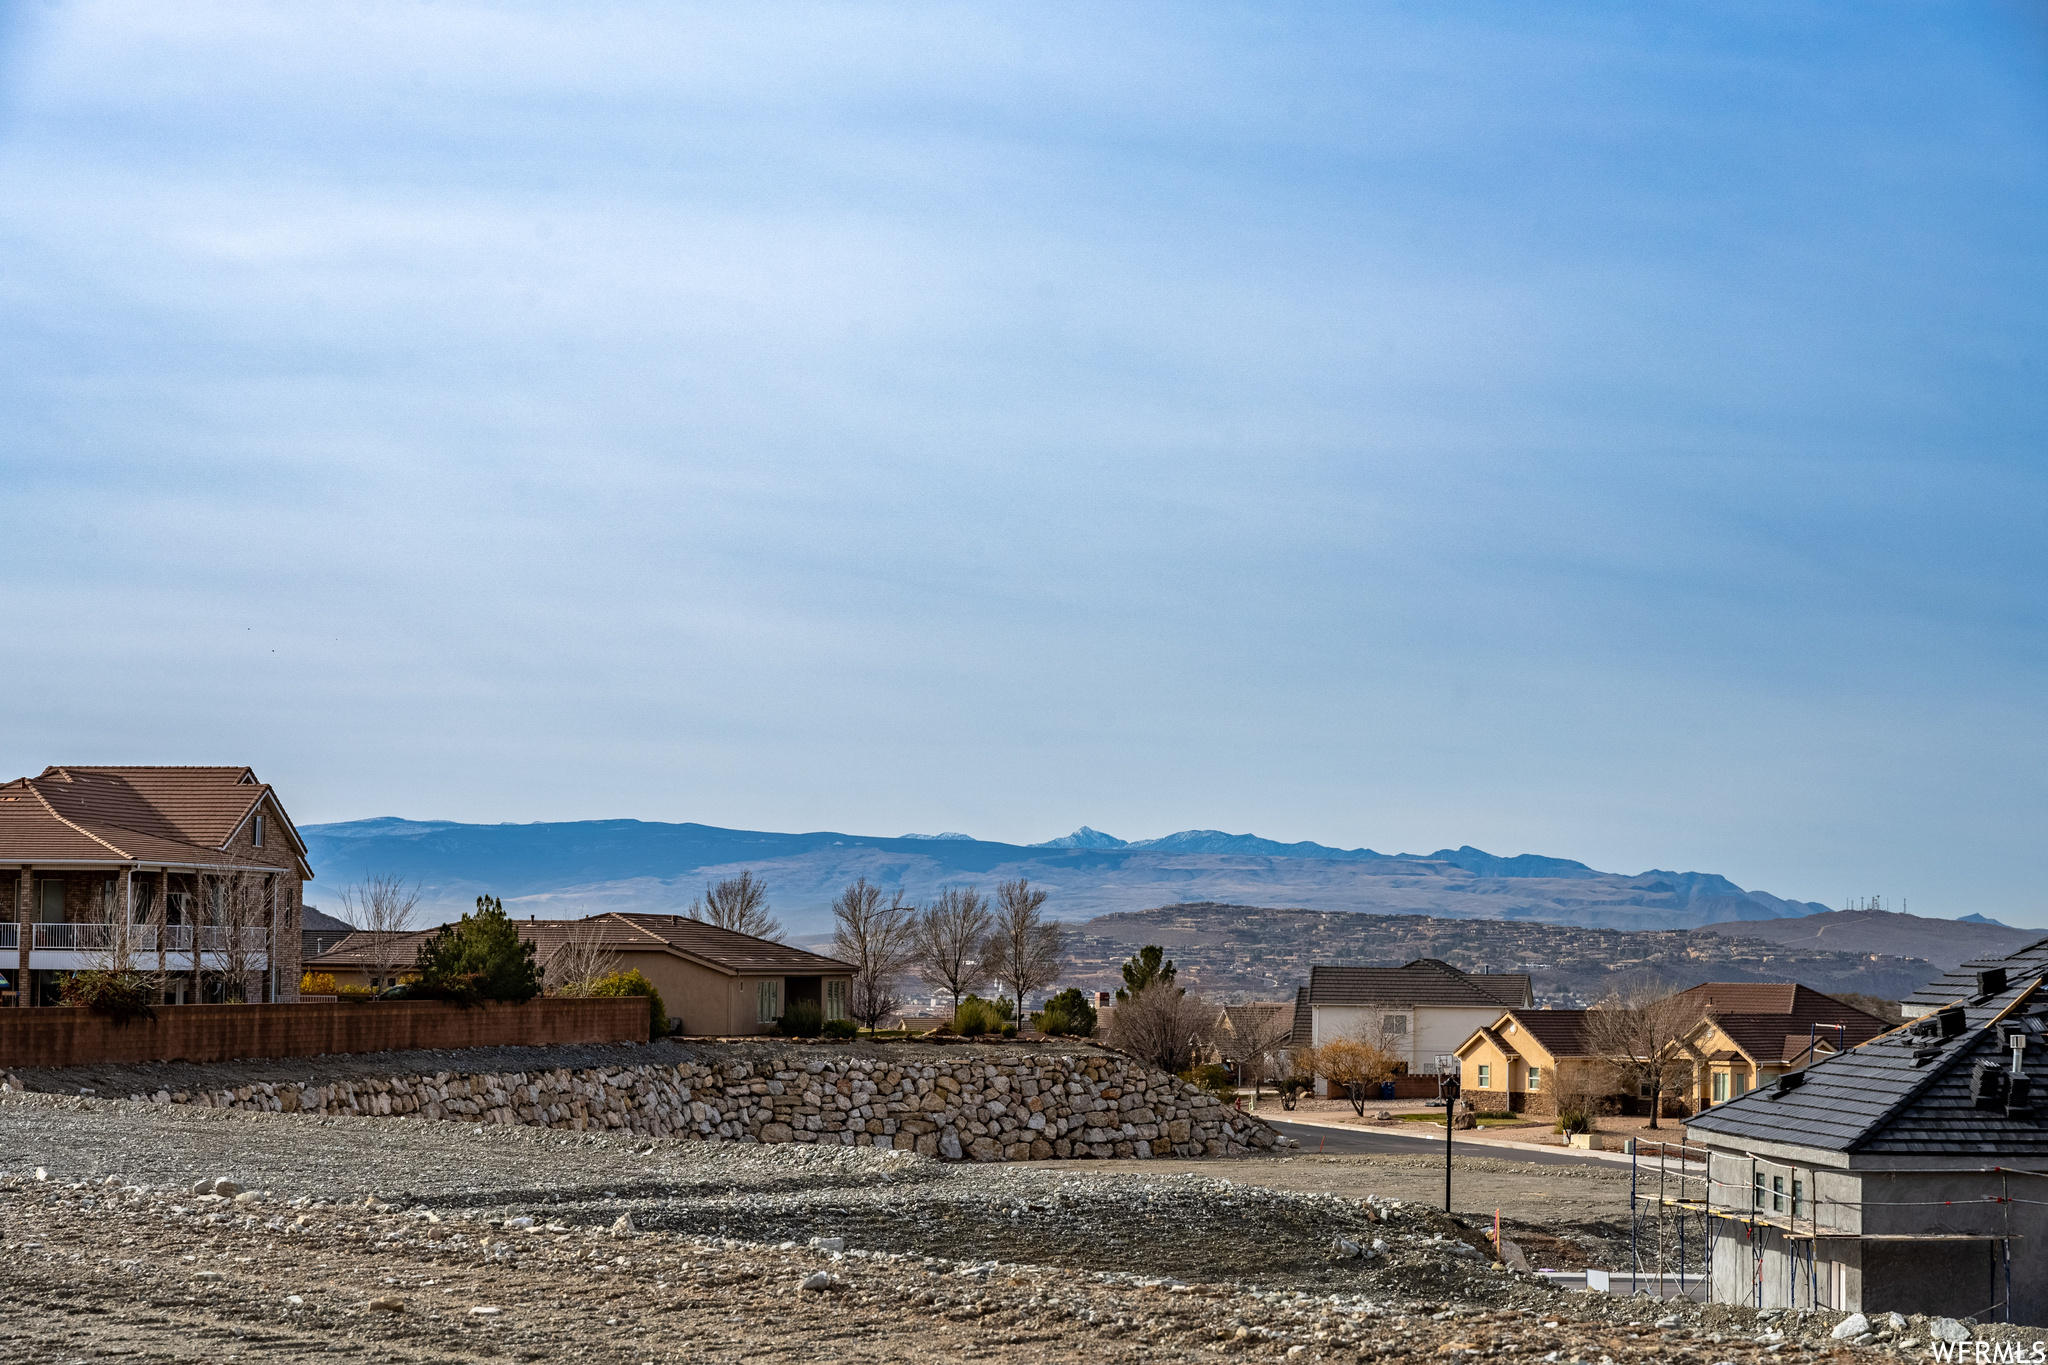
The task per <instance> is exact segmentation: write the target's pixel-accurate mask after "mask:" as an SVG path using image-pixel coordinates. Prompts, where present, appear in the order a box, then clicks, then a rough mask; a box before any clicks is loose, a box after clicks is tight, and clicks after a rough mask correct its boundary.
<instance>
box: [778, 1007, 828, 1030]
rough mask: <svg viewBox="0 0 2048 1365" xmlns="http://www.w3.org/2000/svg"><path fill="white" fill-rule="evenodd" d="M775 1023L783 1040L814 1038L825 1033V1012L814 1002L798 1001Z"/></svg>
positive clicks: (784, 1011)
mask: <svg viewBox="0 0 2048 1365" xmlns="http://www.w3.org/2000/svg"><path fill="white" fill-rule="evenodd" d="M775 1023H776V1029H777V1031H779V1032H780V1033H781V1034H782V1036H783V1037H785V1038H815V1037H817V1036H818V1035H819V1034H820V1033H823V1032H824V1031H825V1011H824V1010H822V1009H820V1008H819V1007H818V1005H817V1003H816V1002H814V1001H810V1000H799V1001H797V1002H796V1003H795V1004H794V1005H791V1006H789V1007H788V1008H787V1009H785V1010H783V1012H782V1018H780V1019H778V1020H776V1021H775Z"/></svg>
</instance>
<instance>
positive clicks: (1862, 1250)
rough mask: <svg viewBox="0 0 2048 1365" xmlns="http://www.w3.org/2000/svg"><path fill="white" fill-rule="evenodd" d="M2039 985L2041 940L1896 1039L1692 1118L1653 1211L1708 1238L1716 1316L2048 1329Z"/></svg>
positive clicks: (1984, 972)
mask: <svg viewBox="0 0 2048 1365" xmlns="http://www.w3.org/2000/svg"><path fill="white" fill-rule="evenodd" d="M2044 977H2048V939H2044V940H2043V941H2042V942H2040V943H2037V944H2034V945H2032V946H2030V947H2028V948H2025V949H2023V950H2021V951H2020V952H2017V953H2014V954H2012V955H2011V956H2010V957H2007V958H2003V959H2000V960H1997V961H1995V962H1990V963H1982V964H1971V965H1970V966H1969V967H1966V968H1965V969H1962V970H1959V971H1956V972H1951V973H1949V974H1947V975H1946V976H1944V977H1943V978H1941V979H1940V980H1938V981H1936V982H1935V983H1934V984H1933V985H1931V986H1929V987H1928V988H1926V989H1925V990H1923V991H1922V992H1921V993H1920V994H1919V995H1918V996H1916V997H1915V999H1914V1000H1913V1001H1910V1002H1908V1009H1909V1013H1912V1014H1917V1015H1918V1016H1919V1017H1917V1018H1913V1019H1911V1020H1910V1021H1909V1022H1908V1023H1907V1024H1906V1025H1904V1026H1902V1027H1900V1028H1897V1029H1894V1030H1892V1031H1891V1032H1889V1033H1886V1034H1884V1035H1881V1036H1879V1037H1877V1038H1873V1039H1871V1040H1869V1041H1868V1042H1865V1043H1862V1044H1861V1045H1859V1046H1856V1047H1852V1048H1850V1049H1849V1050H1847V1051H1844V1052H1842V1053H1840V1054H1839V1055H1835V1056H1830V1057H1826V1058H1824V1059H1822V1060H1819V1061H1817V1062H1815V1063H1814V1064H1813V1065H1811V1066H1809V1067H1807V1068H1805V1069H1804V1070H1801V1071H1795V1072H1791V1073H1789V1074H1786V1075H1784V1076H1781V1077H1779V1078H1778V1079H1777V1080H1776V1081H1775V1082H1774V1083H1773V1084H1770V1085H1768V1086H1765V1087H1762V1088H1760V1089H1757V1090H1754V1091H1752V1092H1750V1093H1749V1094H1747V1095H1744V1096H1742V1097H1741V1098H1739V1099H1734V1100H1730V1101H1729V1102H1728V1103H1726V1104H1721V1105H1716V1106H1715V1107H1714V1108H1712V1109H1709V1110H1707V1111H1705V1112H1704V1113H1702V1114H1700V1115H1699V1116H1698V1117H1696V1118H1694V1119H1693V1120H1691V1121H1690V1122H1689V1123H1688V1124H1687V1125H1686V1131H1687V1141H1688V1146H1689V1148H1690V1149H1691V1151H1690V1152H1689V1155H1690V1156H1691V1157H1692V1158H1693V1163H1694V1164H1690V1165H1686V1166H1684V1167H1683V1168H1682V1169H1683V1170H1684V1171H1687V1172H1690V1174H1689V1175H1684V1174H1682V1175H1680V1176H1678V1177H1676V1178H1672V1179H1670V1180H1668V1181H1667V1182H1666V1188H1665V1189H1664V1190H1663V1191H1662V1192H1661V1195H1660V1203H1661V1205H1662V1206H1663V1215H1662V1216H1664V1217H1665V1218H1667V1219H1669V1218H1676V1219H1678V1220H1680V1224H1681V1226H1683V1225H1684V1224H1685V1223H1686V1222H1693V1223H1694V1225H1695V1226H1697V1227H1698V1228H1699V1229H1700V1231H1701V1233H1703V1234H1704V1235H1703V1236H1699V1237H1696V1238H1695V1239H1694V1240H1693V1241H1692V1243H1691V1245H1692V1246H1693V1247H1694V1248H1696V1249H1703V1250H1705V1251H1706V1252H1707V1259H1708V1261H1709V1264H1710V1268H1711V1285H1710V1293H1711V1297H1712V1298H1713V1300H1714V1301H1715V1302H1719V1303H1747V1304H1753V1305H1755V1306H1758V1307H1762V1308H1808V1307H1818V1308H1831V1309H1839V1310H1844V1311H1862V1312H1893V1311H1895V1312H1900V1313H1929V1314H1939V1315H1942V1316H1947V1317H1958V1318H1960V1317H1974V1318H1978V1319H1980V1320H1985V1321H1991V1320H2003V1321H2011V1322H2024V1323H2036V1324H2048V1095H2044V1094H2043V1093H2042V1092H2043V1090H2048V990H2044V988H2043V984H2042V983H2043V979H2044ZM2030 1064H2031V1066H2030ZM2037 1076H2038V1077H2040V1079H2039V1080H2037ZM1702 1161H1703V1162H1704V1164H1703V1166H1702V1165H1701V1164H1698V1163H1700V1162H1702ZM1681 1244H1683V1243H1681ZM1703 1244H1704V1245H1703ZM1695 1254H1697V1252H1695ZM1694 1264H1695V1265H1696V1264H1698V1262H1697V1260H1695V1261H1694Z"/></svg>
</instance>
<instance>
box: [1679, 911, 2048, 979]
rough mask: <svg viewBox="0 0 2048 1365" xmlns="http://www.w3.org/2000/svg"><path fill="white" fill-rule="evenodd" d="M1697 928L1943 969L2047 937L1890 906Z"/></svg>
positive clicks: (2027, 931) (1811, 948) (1708, 931)
mask: <svg viewBox="0 0 2048 1365" xmlns="http://www.w3.org/2000/svg"><path fill="white" fill-rule="evenodd" d="M1698 932H1699V933H1702V934H1732V935H1738V936H1741V937H1744V938H1752V939H1766V940H1768V941H1770V942H1772V943H1776V944H1780V945H1782V946H1784V947H1786V948H1798V949H1806V950H1813V951H1821V950H1831V951H1835V952H1851V953H1888V954H1895V955H1897V956H1900V957H1922V958H1926V959H1927V960H1928V961H1929V962H1932V963H1934V964H1935V965H1936V966H1938V967H1940V968H1942V969H1943V970H1946V969H1948V968H1950V967H1954V966H1956V965H1958V964H1959V963H1963V962H1968V961H1970V960H1972V959H1974V958H1980V957H2003V956H2005V955H2006V954H2007V953H2013V952H2017V951H2019V950H2020V949H2021V948H2024V947H2026V946H2027V945H2028V944H2030V943H2039V942H2040V941H2041V940H2042V939H2043V938H2048V933H2044V932H2043V931H2042V930H2039V929H2014V928H2010V927H2008V926H2006V925H2003V924H1991V923H1985V922H1983V921H1981V920H1977V921H1972V920H1968V919H1960V920H1953V919H1931V918H1929V917H1927V916H1925V915H1906V914H1898V913H1894V912H1892V911H1889V910H1829V911H1827V912H1825V913H1824V914H1818V915H1807V916H1805V917H1803V918H1800V919H1789V920H1768V921H1756V920H1740V921H1734V922H1728V923H1722V924H1707V925H1702V926H1701V927H1700V928H1699V930H1698Z"/></svg>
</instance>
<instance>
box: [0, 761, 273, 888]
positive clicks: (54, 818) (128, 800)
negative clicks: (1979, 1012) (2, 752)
mask: <svg viewBox="0 0 2048 1365" xmlns="http://www.w3.org/2000/svg"><path fill="white" fill-rule="evenodd" d="M266 797H268V798H269V800H270V803H271V807H272V809H274V810H275V811H276V812H277V813H278V816H279V819H278V822H277V823H278V825H279V826H280V828H279V829H278V831H277V833H278V834H279V835H281V836H283V837H284V838H285V840H286V841H287V843H288V846H289V847H290V849H291V851H292V852H293V853H294V854H295V855H296V856H297V858H298V861H299V872H300V875H301V876H302V877H307V878H310V877H311V876H312V875H313V872H312V868H310V867H309V866H307V865H306V862H305V844H304V842H303V841H302V840H301V839H300V838H299V834H298V830H297V829H295V828H294V827H293V826H292V823H291V819H290V817H289V816H286V815H285V814H284V805H283V803H282V802H280V801H279V800H278V799H277V794H276V792H275V791H273V790H272V789H271V788H270V787H269V786H268V785H266V784H264V783H262V782H259V781H257V780H256V775H255V773H254V772H252V771H251V770H249V769H248V768H144V767H97V766H89V765H83V764H81V765H75V766H66V767H51V768H45V769H44V770H43V771H42V773H41V774H40V775H38V776H36V777H23V778H17V779H16V780H15V781H13V782H9V783H7V784H5V785H4V786H0V860H4V861H6V862H24V863H35V862H49V863H64V862H102V863H120V862H144V863H168V864H173V865H184V866H203V867H221V866H242V865H247V866H251V867H262V866H265V865H264V864H258V863H253V862H250V863H244V862H243V860H239V859H232V858H223V857H222V856H221V854H220V850H221V848H222V846H223V845H225V844H227V843H228V842H229V841H230V840H231V839H233V838H234V836H235V833H236V832H237V831H238V830H239V829H240V828H241V827H242V824H243V823H244V822H245V821H246V820H247V819H248V818H249V815H250V814H251V812H253V811H254V810H255V809H256V807H257V805H258V803H260V802H261V801H263V800H264V799H265V798H266Z"/></svg>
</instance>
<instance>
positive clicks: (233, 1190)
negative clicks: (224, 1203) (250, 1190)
mask: <svg viewBox="0 0 2048 1365" xmlns="http://www.w3.org/2000/svg"><path fill="white" fill-rule="evenodd" d="M241 1192H242V1187H241V1186H240V1185H238V1184H237V1183H235V1182H234V1181H232V1180H230V1179H228V1178H227V1177H226V1176H224V1175H223V1176H219V1177H217V1178H216V1179H215V1180H214V1182H213V1186H212V1188H211V1189H210V1190H208V1191H207V1193H209V1194H217V1195H219V1196H220V1197H221V1198H223V1199H233V1198H234V1197H235V1196H236V1195H238V1194H240V1193H241Z"/></svg>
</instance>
